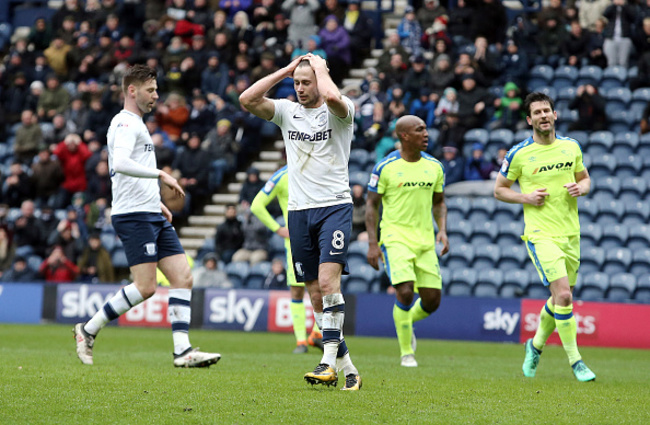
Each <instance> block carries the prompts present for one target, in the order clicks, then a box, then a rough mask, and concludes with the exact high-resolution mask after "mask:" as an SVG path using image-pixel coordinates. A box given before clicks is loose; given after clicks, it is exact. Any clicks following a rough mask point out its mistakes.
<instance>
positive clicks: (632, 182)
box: [618, 177, 648, 203]
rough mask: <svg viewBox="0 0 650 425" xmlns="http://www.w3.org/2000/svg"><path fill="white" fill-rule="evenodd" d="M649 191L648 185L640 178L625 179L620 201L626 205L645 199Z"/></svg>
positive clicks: (619, 194) (619, 196)
mask: <svg viewBox="0 0 650 425" xmlns="http://www.w3.org/2000/svg"><path fill="white" fill-rule="evenodd" d="M647 191H648V184H647V183H646V181H645V179H642V178H640V177H630V178H625V179H623V180H622V181H621V191H620V192H619V193H618V199H619V200H620V201H622V202H624V203H628V202H629V203H631V202H636V201H640V200H642V199H644V197H645V195H646V193H647Z"/></svg>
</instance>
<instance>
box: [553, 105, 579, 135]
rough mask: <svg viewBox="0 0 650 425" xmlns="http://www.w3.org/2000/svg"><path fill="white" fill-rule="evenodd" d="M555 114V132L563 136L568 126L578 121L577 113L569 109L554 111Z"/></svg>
mask: <svg viewBox="0 0 650 425" xmlns="http://www.w3.org/2000/svg"><path fill="white" fill-rule="evenodd" d="M556 112H557V126H556V127H557V131H558V133H560V134H564V133H566V132H567V131H568V129H569V124H571V123H574V122H576V121H578V111H577V110H575V109H574V110H571V109H563V110H556Z"/></svg>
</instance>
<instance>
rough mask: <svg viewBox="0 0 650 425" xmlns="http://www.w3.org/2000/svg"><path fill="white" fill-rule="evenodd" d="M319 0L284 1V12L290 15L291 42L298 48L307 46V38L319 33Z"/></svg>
mask: <svg viewBox="0 0 650 425" xmlns="http://www.w3.org/2000/svg"><path fill="white" fill-rule="evenodd" d="M319 8H320V3H319V2H318V0H284V1H283V2H282V10H283V11H284V12H285V13H288V14H289V20H290V21H291V25H289V34H288V35H289V41H290V42H292V43H293V44H294V45H296V46H302V45H303V44H307V38H308V37H309V36H310V35H313V34H316V32H318V26H317V22H316V12H317V11H318V9H319Z"/></svg>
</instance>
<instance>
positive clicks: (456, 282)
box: [447, 268, 476, 296]
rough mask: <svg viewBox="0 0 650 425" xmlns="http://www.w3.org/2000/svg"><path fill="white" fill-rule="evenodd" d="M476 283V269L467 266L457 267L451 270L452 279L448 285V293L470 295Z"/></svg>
mask: <svg viewBox="0 0 650 425" xmlns="http://www.w3.org/2000/svg"><path fill="white" fill-rule="evenodd" d="M452 270H454V269H452ZM475 284H476V270H474V269H467V268H463V269H455V270H454V271H452V272H451V281H450V282H449V285H448V286H447V295H451V296H457V295H460V296H469V295H471V294H472V288H474V285H475Z"/></svg>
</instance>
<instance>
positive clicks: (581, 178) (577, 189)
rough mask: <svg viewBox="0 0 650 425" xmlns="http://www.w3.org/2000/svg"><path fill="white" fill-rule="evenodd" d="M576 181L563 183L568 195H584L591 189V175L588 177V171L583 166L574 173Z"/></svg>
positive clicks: (575, 196)
mask: <svg viewBox="0 0 650 425" xmlns="http://www.w3.org/2000/svg"><path fill="white" fill-rule="evenodd" d="M575 176H576V182H575V183H567V184H565V185H564V187H565V188H566V190H567V192H569V195H571V196H573V197H574V198H577V197H579V196H584V195H586V194H588V193H589V191H590V190H591V177H589V172H588V171H587V169H586V168H585V169H584V170H582V171H580V172H579V173H575Z"/></svg>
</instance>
